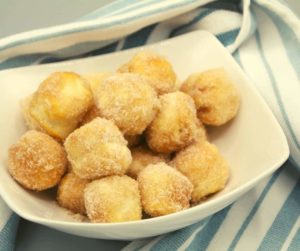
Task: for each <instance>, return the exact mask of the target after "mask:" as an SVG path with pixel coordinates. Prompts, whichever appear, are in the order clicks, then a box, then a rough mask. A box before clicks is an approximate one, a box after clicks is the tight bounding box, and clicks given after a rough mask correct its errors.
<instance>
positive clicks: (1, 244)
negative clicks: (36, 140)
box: [0, 214, 19, 251]
mask: <svg viewBox="0 0 300 251" xmlns="http://www.w3.org/2000/svg"><path fill="white" fill-rule="evenodd" d="M18 222H19V217H18V216H17V215H16V214H12V215H11V216H10V218H9V220H8V221H7V223H6V225H5V226H4V228H3V229H2V230H1V232H0V250H1V251H12V250H13V247H14V243H15V237H16V232H17V227H18Z"/></svg>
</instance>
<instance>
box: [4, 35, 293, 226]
mask: <svg viewBox="0 0 300 251" xmlns="http://www.w3.org/2000/svg"><path fill="white" fill-rule="evenodd" d="M201 34H202V36H209V37H210V38H211V39H212V40H214V41H215V43H216V45H217V44H218V47H219V49H222V50H223V51H224V52H225V53H226V54H227V57H228V56H229V57H230V60H231V62H232V67H234V70H235V71H238V72H239V74H241V75H243V77H244V78H245V80H246V82H247V88H250V89H251V91H253V92H254V93H255V95H256V97H257V100H258V101H259V102H260V103H261V105H262V106H263V107H264V109H265V110H266V112H267V113H268V114H269V115H270V119H271V120H272V124H274V126H276V127H277V132H278V137H280V139H279V141H280V142H281V143H282V144H283V145H282V152H281V155H279V156H276V158H277V159H276V161H274V163H273V165H272V166H270V167H269V168H268V169H267V170H265V171H263V172H261V173H260V174H259V175H258V176H257V177H255V178H253V179H251V180H249V181H247V182H245V183H244V184H242V185H240V186H238V187H235V188H233V189H232V190H230V191H228V192H226V193H224V194H222V195H221V196H218V197H215V198H212V199H210V200H207V201H204V202H203V203H200V204H198V205H196V206H193V207H190V208H188V209H185V210H182V211H179V212H176V213H172V214H168V215H164V216H159V217H153V218H148V219H142V220H136V221H126V222H116V223H92V222H72V221H63V220H53V219H47V218H43V217H40V216H36V215H33V214H29V213H27V212H23V211H22V209H19V208H18V207H17V206H15V203H14V202H13V200H12V199H11V198H10V197H9V195H8V194H6V193H5V191H4V190H3V189H2V188H1V187H2V186H1V184H0V195H1V197H2V198H3V200H4V202H5V203H6V204H7V205H8V206H9V207H10V208H11V209H12V210H13V211H14V212H16V213H17V214H18V215H19V216H21V217H22V218H24V219H27V220H29V221H32V222H36V223H39V224H42V225H52V226H70V227H84V228H86V227H102V228H115V227H128V226H146V225H148V224H152V223H161V222H167V221H172V220H174V219H176V218H177V217H178V216H180V217H181V218H184V217H185V216H187V215H190V214H193V213H196V212H198V211H202V210H203V211H205V210H207V209H209V208H210V207H212V206H213V205H221V204H222V202H226V201H230V199H231V198H234V197H236V198H238V197H240V196H241V195H242V194H244V193H246V192H247V191H249V190H250V189H251V188H252V187H254V186H255V185H256V184H257V183H258V182H259V181H260V180H262V179H263V178H265V177H267V176H268V175H270V174H272V173H273V172H275V171H276V170H277V169H279V167H280V166H281V165H282V164H283V163H284V162H285V161H286V160H287V159H288V156H289V146H288V143H287V139H286V136H285V134H284V133H283V130H282V128H281V127H280V125H279V123H278V121H277V120H276V118H275V116H274V115H273V113H272V112H271V110H270V108H269V107H268V105H267V104H266V102H265V100H264V99H263V98H262V96H261V95H260V93H259V92H258V90H257V89H256V88H255V87H254V86H253V85H251V84H250V83H251V81H250V80H249V78H248V77H247V75H246V74H245V73H244V71H243V70H242V69H241V68H240V66H239V65H238V63H237V62H236V61H235V60H234V59H233V58H232V56H231V55H230V54H229V52H228V51H227V50H226V49H225V48H224V47H223V45H222V44H221V43H220V42H219V41H218V40H217V38H215V37H214V36H213V35H212V34H211V33H209V32H207V31H202V30H198V31H194V32H190V33H188V34H185V35H181V36H178V37H175V38H171V39H167V40H164V41H161V42H158V43H155V44H151V45H144V46H140V47H135V48H132V49H128V50H122V51H116V52H112V53H108V54H104V55H99V56H95V57H89V58H84V59H75V60H70V61H63V62H58V63H50V64H43V65H34V66H25V67H19V68H13V69H8V70H4V71H1V72H0V79H1V77H2V75H4V74H7V73H10V72H11V71H12V72H14V71H22V70H23V69H28V68H30V69H33V70H36V69H38V68H40V67H41V66H42V67H51V66H53V65H55V66H59V65H69V64H72V63H74V62H75V63H76V62H78V61H81V62H82V61H85V60H87V61H88V60H93V59H94V60H95V59H97V58H99V57H107V56H110V55H115V54H121V53H127V52H129V51H136V50H140V49H142V48H152V47H154V46H157V45H158V44H166V45H167V44H168V43H170V42H172V41H174V40H180V39H187V38H189V37H190V36H199V35H201ZM274 159H275V158H274ZM1 166H2V165H1ZM3 166H5V165H3ZM235 195H238V196H235ZM233 201H235V200H233ZM230 203H232V202H230Z"/></svg>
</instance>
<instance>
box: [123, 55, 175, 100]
mask: <svg viewBox="0 0 300 251" xmlns="http://www.w3.org/2000/svg"><path fill="white" fill-rule="evenodd" d="M118 71H119V72H121V73H126V72H131V73H137V74H141V75H144V76H146V77H147V78H149V80H150V84H151V86H152V87H153V88H154V89H155V91H156V92H157V94H158V95H161V94H165V93H168V92H172V91H174V90H175V88H176V74H175V72H174V70H173V67H172V65H171V64H170V62H169V61H168V60H167V59H166V58H164V57H163V56H161V55H159V54H157V53H155V52H152V51H147V50H142V51H140V52H139V53H137V54H136V55H135V56H133V58H132V59H131V60H130V61H129V62H128V63H126V64H124V65H123V66H121V67H120V68H119V70H118Z"/></svg>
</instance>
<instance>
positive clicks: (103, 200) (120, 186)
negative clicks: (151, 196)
mask: <svg viewBox="0 0 300 251" xmlns="http://www.w3.org/2000/svg"><path fill="white" fill-rule="evenodd" d="M84 200H85V206H86V210H87V215H88V217H89V219H90V220H91V221H92V222H123V221H135V220H141V218H142V208H141V198H140V192H139V189H138V183H137V181H135V180H134V179H132V178H130V177H128V176H110V177H106V178H102V179H100V180H95V181H93V182H92V183H90V184H88V185H87V187H86V189H85V192H84Z"/></svg>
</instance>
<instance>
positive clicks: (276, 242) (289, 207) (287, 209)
mask: <svg viewBox="0 0 300 251" xmlns="http://www.w3.org/2000/svg"><path fill="white" fill-rule="evenodd" d="M299 188H300V180H298V182H297V183H296V185H295V187H294V189H293V190H292V192H291V193H290V195H289V197H288V198H287V200H286V201H285V203H284V205H283V206H282V208H281V209H280V211H279V213H278V215H277V216H276V218H275V220H274V222H273V224H272V226H271V227H270V229H269V230H268V232H267V234H266V236H265V237H264V239H263V241H262V243H261V245H260V247H259V248H258V250H259V251H263V250H280V249H281V247H282V245H283V243H284V241H285V239H286V238H287V236H288V234H289V233H290V231H291V229H292V227H293V225H294V224H295V222H296V221H297V219H298V217H299V215H300V207H299V205H300V189H299ZM299 248H300V247H299Z"/></svg>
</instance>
